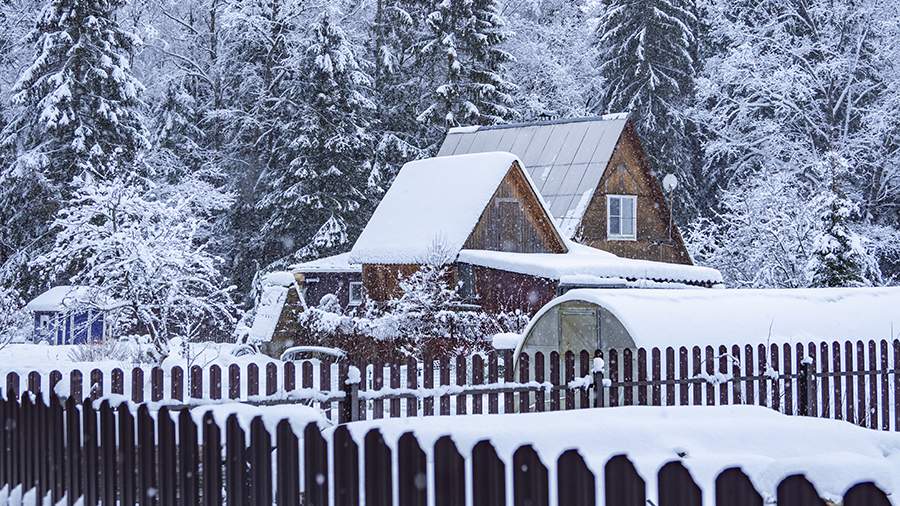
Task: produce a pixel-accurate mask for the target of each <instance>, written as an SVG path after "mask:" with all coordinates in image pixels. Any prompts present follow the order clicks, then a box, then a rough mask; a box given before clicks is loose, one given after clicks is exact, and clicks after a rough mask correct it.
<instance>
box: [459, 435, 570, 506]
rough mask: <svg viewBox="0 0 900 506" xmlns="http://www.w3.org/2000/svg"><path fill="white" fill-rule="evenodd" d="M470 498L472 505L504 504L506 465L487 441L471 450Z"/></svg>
mask: <svg viewBox="0 0 900 506" xmlns="http://www.w3.org/2000/svg"><path fill="white" fill-rule="evenodd" d="M472 499H473V501H472V502H473V506H497V505H503V504H506V465H505V464H504V463H503V461H502V460H500V458H499V457H498V456H497V450H495V449H494V446H493V445H492V444H491V443H490V442H489V441H481V442H479V443H478V444H476V445H475V448H473V450H472ZM560 504H562V503H560Z"/></svg>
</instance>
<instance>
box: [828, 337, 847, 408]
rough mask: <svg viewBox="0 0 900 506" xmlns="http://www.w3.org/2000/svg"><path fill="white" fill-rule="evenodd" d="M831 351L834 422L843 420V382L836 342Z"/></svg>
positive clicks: (839, 346)
mask: <svg viewBox="0 0 900 506" xmlns="http://www.w3.org/2000/svg"><path fill="white" fill-rule="evenodd" d="M831 351H832V353H831V360H832V365H833V367H832V369H831V370H832V372H833V374H834V375H833V378H834V382H833V383H834V396H833V399H834V418H835V420H843V419H844V415H843V413H844V409H843V402H844V397H843V396H842V395H841V390H842V389H843V386H842V383H843V382H842V377H841V376H840V374H841V370H842V369H841V345H840V344H839V343H838V342H837V341H835V342H833V343H832V348H831Z"/></svg>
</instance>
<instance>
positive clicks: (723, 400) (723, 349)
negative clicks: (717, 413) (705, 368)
mask: <svg viewBox="0 0 900 506" xmlns="http://www.w3.org/2000/svg"><path fill="white" fill-rule="evenodd" d="M728 357H729V355H728V347H727V346H724V345H723V346H719V369H718V373H719V377H720V378H727V377H728ZM732 384H737V382H736V381H730V382H729V381H720V382H719V383H718V387H719V404H721V405H722V406H725V405H727V404H728V390H729V389H730V388H731V385H732Z"/></svg>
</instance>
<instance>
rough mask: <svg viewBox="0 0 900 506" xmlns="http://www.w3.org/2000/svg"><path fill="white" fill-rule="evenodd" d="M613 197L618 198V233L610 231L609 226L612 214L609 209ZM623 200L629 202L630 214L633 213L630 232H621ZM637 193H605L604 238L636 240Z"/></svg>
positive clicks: (610, 239)
mask: <svg viewBox="0 0 900 506" xmlns="http://www.w3.org/2000/svg"><path fill="white" fill-rule="evenodd" d="M613 199H618V200H619V215H618V217H617V219H618V220H619V233H618V234H614V233H612V227H611V226H610V225H611V223H612V214H611V213H610V210H611V208H612V201H613ZM625 202H630V203H631V209H632V214H633V215H634V216H633V218H632V225H633V226H632V228H631V234H623V233H622V224H623V223H625V218H624V216H623V215H624V213H623V212H622V209H624V207H622V204H623V203H625ZM637 218H638V217H637V195H619V194H608V195H606V239H607V240H609V241H636V240H637V226H638V219H637Z"/></svg>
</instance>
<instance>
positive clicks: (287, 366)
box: [281, 362, 331, 392]
mask: <svg viewBox="0 0 900 506" xmlns="http://www.w3.org/2000/svg"><path fill="white" fill-rule="evenodd" d="M320 367H321V368H322V369H324V366H320ZM320 372H321V370H320ZM281 374H282V376H283V378H282V384H283V385H284V391H285V392H291V391H293V390H295V389H296V388H297V368H296V366H295V365H294V363H293V362H285V363H284V365H283V366H282V370H281ZM320 385H321V388H322V390H330V386H331V385H325V384H322V383H320Z"/></svg>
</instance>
